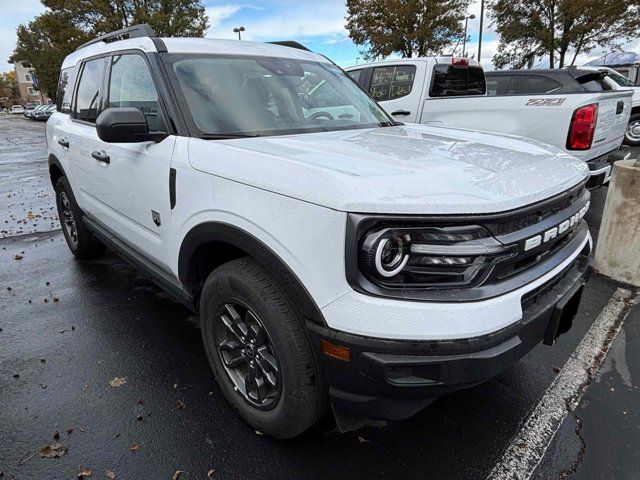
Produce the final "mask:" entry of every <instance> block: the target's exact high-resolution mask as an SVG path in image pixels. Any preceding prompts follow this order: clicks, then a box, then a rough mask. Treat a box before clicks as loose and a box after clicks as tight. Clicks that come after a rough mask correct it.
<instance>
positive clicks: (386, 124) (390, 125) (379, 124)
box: [378, 122, 404, 127]
mask: <svg viewBox="0 0 640 480" xmlns="http://www.w3.org/2000/svg"><path fill="white" fill-rule="evenodd" d="M396 125H404V124H403V123H400V122H379V123H378V126H379V127H395V126H396Z"/></svg>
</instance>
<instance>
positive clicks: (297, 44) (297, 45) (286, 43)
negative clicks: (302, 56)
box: [267, 40, 311, 52]
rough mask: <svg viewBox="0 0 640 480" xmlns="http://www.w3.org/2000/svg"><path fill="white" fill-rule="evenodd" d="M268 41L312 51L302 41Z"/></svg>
mask: <svg viewBox="0 0 640 480" xmlns="http://www.w3.org/2000/svg"><path fill="white" fill-rule="evenodd" d="M267 43H271V44H273V45H281V46H283V47H289V48H297V49H298V50H306V51H307V52H310V51H311V50H309V49H308V48H307V47H305V46H304V45H302V44H301V43H298V42H294V41H293V40H282V41H280V42H267Z"/></svg>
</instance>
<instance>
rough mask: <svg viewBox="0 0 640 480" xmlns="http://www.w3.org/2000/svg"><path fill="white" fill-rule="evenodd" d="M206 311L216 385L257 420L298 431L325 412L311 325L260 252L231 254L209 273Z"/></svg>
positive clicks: (279, 430)
mask: <svg viewBox="0 0 640 480" xmlns="http://www.w3.org/2000/svg"><path fill="white" fill-rule="evenodd" d="M200 319H201V320H200V322H201V330H202V338H203V341H204V346H205V350H206V352H207V357H208V359H209V363H210V365H211V368H212V369H213V372H214V374H215V377H216V380H217V382H218V385H219V386H220V388H221V390H222V392H223V393H224V395H225V396H226V398H227V400H228V401H229V402H230V403H231V404H232V405H233V406H234V407H235V408H236V409H237V410H238V412H239V413H240V415H241V416H242V418H243V419H244V420H245V421H246V422H247V423H249V424H250V425H251V426H252V427H253V428H255V429H256V430H258V431H260V432H262V433H265V434H267V435H270V436H272V437H275V438H281V439H286V438H292V437H295V436H297V435H299V434H301V433H302V432H304V431H305V430H307V429H308V428H310V427H311V426H312V425H313V424H314V423H316V421H317V420H318V419H319V418H320V417H321V416H322V414H323V413H324V406H325V402H326V392H325V388H324V382H323V377H322V372H321V371H320V370H319V369H318V366H317V364H316V361H315V357H314V353H313V350H312V347H311V344H310V342H309V339H308V337H307V334H306V331H305V328H304V326H303V324H302V322H301V320H300V319H299V318H298V315H297V313H296V311H295V309H294V308H293V306H292V304H291V302H290V300H289V299H288V298H287V296H286V295H285V294H284V292H283V291H282V289H281V288H280V287H279V285H278V284H277V283H276V282H275V281H274V280H273V278H271V276H270V275H269V274H268V273H267V271H266V270H265V269H264V268H262V267H261V266H260V265H259V264H258V263H257V262H256V261H255V260H253V259H252V258H250V257H243V258H239V259H236V260H232V261H231V262H228V263H226V264H224V265H222V266H220V267H219V268H217V269H215V270H214V271H213V272H212V273H211V274H210V275H209V277H208V278H207V281H206V282H205V284H204V288H203V290H202V296H201V299H200Z"/></svg>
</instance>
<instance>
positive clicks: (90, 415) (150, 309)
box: [0, 117, 640, 480]
mask: <svg viewBox="0 0 640 480" xmlns="http://www.w3.org/2000/svg"><path fill="white" fill-rule="evenodd" d="M8 122H10V123H8ZM41 125H42V124H36V123H35V122H30V121H27V120H23V119H19V118H15V119H13V118H12V119H6V118H3V117H0V193H2V200H1V202H0V208H2V212H1V214H0V215H2V217H0V218H3V219H6V220H11V219H12V216H13V217H15V218H16V219H22V216H23V215H24V216H25V217H26V216H27V212H28V211H32V212H34V211H35V212H43V216H44V213H45V212H47V211H49V210H48V209H49V207H51V206H52V204H53V196H52V194H51V189H50V187H49V185H48V184H47V183H45V182H47V181H48V178H47V176H46V175H47V173H46V172H47V170H46V155H45V153H44V152H45V149H44V139H43V137H42V130H43V128H42V127H43V125H42V126H41ZM15 136H17V137H19V139H20V140H16V139H15V138H14V137H15ZM18 141H19V142H22V143H21V145H22V146H21V147H20V148H21V149H22V150H23V153H22V154H19V153H16V152H15V149H12V148H11V147H8V146H7V145H8V144H11V143H12V142H18ZM38 152H40V153H38ZM43 179H44V180H43ZM30 191H31V194H29V192H30ZM34 192H35V193H34ZM47 194H48V195H47ZM7 195H11V196H10V197H7ZM594 198H596V196H594ZM600 198H601V200H597V199H596V200H595V201H594V202H593V203H594V205H593V207H592V211H591V212H590V213H589V216H590V217H597V215H598V212H599V211H601V209H602V207H603V201H604V195H600ZM23 204H24V205H23ZM27 209H29V210H27ZM34 209H35V210H34ZM49 215H51V214H48V215H47V217H48V218H47V219H46V220H47V222H48V221H49V220H50V218H49ZM588 220H589V221H592V220H593V219H592V218H589V219H588ZM3 221H4V220H3ZM47 222H44V221H43V222H33V221H29V223H25V224H18V223H16V225H20V227H16V226H14V225H13V224H9V223H7V224H5V225H10V228H11V230H8V233H7V234H6V235H5V236H6V237H7V238H5V239H1V240H0V265H2V269H0V329H1V330H0V471H2V472H3V473H4V477H3V479H4V478H16V479H73V478H76V477H77V475H78V473H79V472H80V471H81V470H82V469H90V470H92V472H93V477H92V478H94V477H95V478H105V472H106V471H107V470H109V471H113V472H114V473H115V476H116V478H126V479H145V480H146V479H152V480H155V479H171V478H172V476H174V473H175V472H176V471H178V470H181V471H184V472H186V473H184V474H183V475H182V476H181V477H180V478H181V479H182V480H184V479H206V478H207V474H208V472H210V471H211V470H215V473H212V474H211V477H212V478H220V479H254V478H256V479H257V478H274V479H275V478H304V479H315V478H318V479H327V478H345V477H348V478H352V479H358V478H363V479H365V478H366V479H378V478H416V479H419V478H431V479H434V478H435V479H481V478H484V477H485V476H486V475H487V474H488V473H489V472H490V471H491V468H492V467H493V465H494V463H495V462H496V461H497V460H498V459H499V458H500V456H501V454H502V452H503V451H504V449H505V448H506V447H507V445H508V444H509V442H510V440H511V439H512V438H513V436H514V435H515V434H516V432H517V431H518V429H519V428H520V426H521V424H522V421H523V419H524V418H525V417H526V416H527V415H528V414H529V413H530V412H531V410H532V409H533V407H534V406H535V405H536V403H537V402H538V400H539V399H540V397H541V396H542V395H543V394H544V392H545V390H546V388H547V387H548V386H549V384H550V383H551V382H552V380H553V379H554V377H555V375H556V374H557V373H556V370H557V369H558V368H559V367H562V365H563V364H564V363H565V361H566V360H567V358H568V357H569V355H570V354H571V353H572V352H573V350H574V349H575V347H576V346H577V344H578V343H579V342H580V340H581V338H582V337H583V336H584V334H585V332H586V331H587V330H588V328H589V327H590V325H591V323H592V322H593V320H594V319H595V318H596V317H597V315H598V314H599V312H600V310H601V309H602V307H603V306H604V305H605V304H606V303H607V302H608V300H609V298H610V296H611V294H612V293H613V291H614V290H615V288H616V285H615V284H614V283H613V282H611V281H609V280H607V279H606V278H603V277H601V276H598V275H594V276H593V277H592V279H591V280H590V282H589V283H588V285H587V287H586V291H585V294H584V296H583V302H582V305H581V308H580V312H579V314H578V317H577V318H576V320H575V322H574V327H573V328H572V329H571V331H570V332H569V333H567V334H566V335H563V336H561V337H560V338H559V340H558V342H557V343H556V345H555V346H554V347H547V346H544V345H540V346H538V347H536V348H535V349H533V350H532V351H531V352H530V353H529V354H528V355H527V356H525V357H524V358H523V359H522V360H521V361H520V362H519V363H517V364H516V365H514V366H513V367H511V368H509V369H508V370H507V371H505V372H504V373H502V374H501V375H499V376H497V377H496V378H494V379H493V380H491V381H489V382H486V383H484V384H482V385H479V386H477V387H474V388H471V389H468V390H465V391H461V392H458V393H456V394H454V395H450V396H448V397H444V398H441V399H439V400H437V401H436V402H434V403H433V404H432V405H431V406H429V407H428V408H427V409H426V410H424V411H423V412H422V413H420V414H419V415H417V416H415V417H413V418H412V419H410V420H408V421H405V422H401V423H397V424H392V425H389V426H387V427H383V428H372V427H367V428H364V429H362V430H359V431H357V432H351V433H347V434H340V433H337V432H336V431H335V429H334V426H333V423H332V422H331V419H330V418H328V419H326V421H324V422H323V423H322V424H320V425H319V426H317V427H316V428H314V429H313V430H311V431H310V432H308V433H306V434H304V435H303V436H301V437H299V438H296V439H294V440H291V441H276V440H272V439H269V438H267V437H264V436H262V435H260V434H258V433H256V432H255V431H253V430H252V429H250V428H249V427H248V426H247V425H246V424H245V423H243V422H242V421H241V420H240V418H239V417H238V416H237V415H236V414H235V413H234V412H233V410H232V408H231V407H230V406H229V405H228V403H227V402H226V401H225V399H224V398H223V396H222V394H221V393H220V392H219V390H218V388H217V386H216V384H215V382H214V381H213V378H212V375H211V372H210V370H209V366H208V364H207V360H206V356H205V353H204V350H203V347H202V342H201V339H200V332H199V330H198V326H197V322H196V319H195V318H194V316H193V315H191V314H190V313H189V312H188V311H186V310H185V309H184V308H183V307H181V306H180V305H178V304H177V303H175V302H173V301H172V300H171V299H170V298H169V297H168V296H167V295H166V294H164V293H163V292H161V291H160V290H159V289H158V288H157V287H155V286H154V285H153V284H152V283H151V282H149V281H148V280H146V279H145V278H143V277H142V276H140V275H139V274H138V273H137V272H136V271H135V270H133V269H132V268H131V267H129V266H127V265H126V264H125V263H123V262H122V261H120V260H119V259H118V258H117V257H115V256H113V255H107V256H105V257H104V258H101V259H99V260H96V261H91V262H80V261H76V260H75V259H74V258H73V256H72V255H71V254H70V252H69V251H68V249H67V247H66V244H65V243H64V239H63V236H62V234H61V232H60V231H59V230H58V229H55V230H53V231H46V230H50V229H51V227H50V223H51V222H48V223H47ZM34 223H37V225H34ZM18 228H21V229H22V230H23V232H32V231H40V233H30V234H26V235H25V234H22V235H20V234H18ZM27 228H28V229H29V230H27ZM17 258H19V259H17ZM636 310H637V309H636ZM639 323H640V318H638V315H637V314H635V316H633V318H631V317H630V319H629V320H628V321H627V323H626V324H625V327H624V332H625V339H626V345H627V349H626V357H625V356H624V354H623V353H619V352H620V351H621V350H620V347H616V348H618V350H616V352H618V353H617V354H616V355H617V357H614V355H613V350H612V353H611V355H610V357H607V359H606V360H605V367H604V369H603V370H602V373H601V375H600V377H599V379H598V381H596V382H595V383H594V384H593V385H592V387H590V388H589V389H588V390H587V393H586V395H585V401H584V402H583V404H582V405H581V406H580V408H579V413H578V415H579V416H580V417H581V418H583V419H584V425H583V428H582V432H583V434H584V433H585V432H587V424H589V425H590V428H593V429H594V430H596V431H597V430H599V429H600V426H599V425H598V423H597V422H602V423H603V424H606V423H611V424H612V425H613V421H614V420H613V419H614V418H615V419H616V421H617V420H618V419H620V418H624V419H626V420H625V421H626V422H627V426H628V429H629V430H630V431H633V430H634V428H635V429H636V430H637V429H638V424H639V421H638V417H637V414H638V412H637V407H636V408H635V409H634V408H632V407H633V401H635V404H636V405H637V396H636V397H635V400H633V399H630V400H629V401H631V402H632V403H630V404H629V405H627V404H624V405H623V404H619V405H617V404H615V403H614V402H612V401H611V398H612V397H613V395H609V393H613V392H611V391H610V390H607V388H615V389H617V390H616V391H618V392H620V391H624V389H625V388H627V389H629V388H630V389H631V390H630V391H631V392H632V393H634V392H635V395H637V390H636V388H637V387H628V386H625V385H626V384H625V383H624V381H625V378H627V377H624V376H622V375H621V374H620V371H623V370H624V369H622V370H621V369H620V365H622V363H610V364H607V362H614V360H615V359H618V360H617V361H618V362H619V358H621V357H620V355H622V356H623V357H622V358H626V360H627V362H626V363H625V365H627V367H628V370H629V371H630V372H631V373H630V375H631V377H630V378H631V380H629V381H630V382H631V385H633V382H637V380H636V378H635V377H634V375H637V374H638V373H637V372H640V358H638V355H637V352H638V351H639V350H638V348H637V346H638V339H639V338H640V332H639V331H638V330H639V328H638V324H639ZM621 338H622V337H621V336H619V337H618V338H617V339H616V342H617V341H619V340H620V339H621ZM632 345H635V347H633V346H632ZM632 348H635V354H634V355H629V351H630V349H632ZM622 351H623V352H624V350H622ZM607 365H609V366H607ZM607 368H609V370H607ZM116 377H119V378H125V379H126V383H124V384H123V385H122V386H120V387H117V388H116V387H112V386H110V384H109V382H110V381H111V380H113V379H114V378H116ZM618 377H619V378H618ZM627 380H628V378H627ZM615 382H618V383H615ZM600 390H602V391H600ZM592 392H593V393H592ZM625 398H627V397H626V396H625ZM624 401H625V402H626V401H627V400H624ZM620 402H623V400H622V399H621V400H620ZM621 409H626V410H625V411H627V414H626V415H627V416H624V417H623V415H625V414H621V413H620V411H621ZM631 412H633V413H631ZM569 420H570V419H569V418H568V419H567V421H566V422H565V423H568V421H569ZM612 428H613V427H612ZM618 428H620V427H618ZM565 430H566V431H565ZM56 432H57V433H58V436H59V439H58V440H56V439H55V438H54V436H55V434H56ZM561 433H562V434H564V435H566V437H565V439H564V440H562V441H561V442H560V445H561V447H558V448H557V449H556V450H557V451H559V450H561V449H562V448H565V449H566V450H567V454H566V455H565V456H564V457H562V458H560V456H559V455H557V456H556V458H558V459H559V460H558V461H557V462H554V461H553V459H551V457H549V458H550V460H549V464H548V468H547V469H546V470H545V474H544V476H543V477H542V478H561V475H562V472H563V471H564V469H565V468H566V464H567V462H569V463H568V464H569V465H571V463H572V462H573V461H574V458H575V457H574V453H575V452H573V451H569V450H570V448H569V447H571V445H572V443H573V442H574V440H575V439H574V438H573V437H574V436H576V434H575V432H573V431H572V430H571V428H570V425H569V426H567V427H566V428H564V427H563V430H562V431H561ZM571 434H573V436H572V435H571ZM559 435H560V434H559ZM596 436H597V434H596ZM629 438H637V437H629ZM56 441H57V442H59V443H61V444H63V445H65V446H66V447H67V448H68V452H67V453H66V455H64V456H62V457H61V458H51V459H48V458H41V457H40V456H39V455H38V450H39V449H40V448H41V447H43V446H45V445H47V444H50V443H52V442H56ZM601 441H602V442H603V443H604V442H606V439H604V438H603V439H602V440H601ZM594 445H595V444H594ZM636 445H637V442H636ZM600 448H601V449H604V446H603V447H600ZM551 450H552V448H550V451H551ZM594 451H595V449H594V450H590V449H589V448H587V449H586V455H583V456H582V457H580V458H581V459H582V460H581V461H582V462H584V463H583V465H584V468H582V469H578V470H577V474H576V475H575V477H574V478H605V477H598V476H591V474H592V473H595V470H593V469H592V468H590V467H587V463H586V462H587V461H589V462H594V463H595V464H600V463H601V462H603V461H605V460H606V461H610V462H617V461H618V457H617V456H615V455H614V454H611V455H610V456H608V455H607V454H606V453H604V451H603V452H600V456H593V457H589V455H590V454H591V455H596V454H595V453H593V452H594ZM577 452H578V453H580V449H578V450H577ZM620 455H622V453H620ZM603 456H604V458H605V460H603ZM545 460H546V459H545ZM625 465H626V466H627V467H629V468H630V467H631V466H633V460H631V459H628V461H627V463H625ZM636 467H637V464H636ZM635 472H637V468H636V470H635ZM627 473H629V471H627ZM629 475H630V474H629ZM608 478H632V477H631V476H627V477H624V476H619V477H618V476H610V477H608Z"/></svg>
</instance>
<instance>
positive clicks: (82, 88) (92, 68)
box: [73, 58, 106, 123]
mask: <svg viewBox="0 0 640 480" xmlns="http://www.w3.org/2000/svg"><path fill="white" fill-rule="evenodd" d="M105 64H106V58H97V59H95V60H89V61H88V62H85V63H84V66H83V68H82V74H81V76H80V83H79V84H78V93H77V94H76V105H75V108H74V112H73V113H74V115H73V116H74V118H75V119H77V120H82V121H84V122H90V123H95V121H96V118H98V114H99V113H100V102H101V101H102V98H101V86H102V76H103V74H104V66H105Z"/></svg>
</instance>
